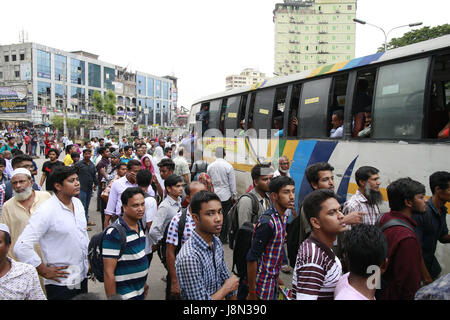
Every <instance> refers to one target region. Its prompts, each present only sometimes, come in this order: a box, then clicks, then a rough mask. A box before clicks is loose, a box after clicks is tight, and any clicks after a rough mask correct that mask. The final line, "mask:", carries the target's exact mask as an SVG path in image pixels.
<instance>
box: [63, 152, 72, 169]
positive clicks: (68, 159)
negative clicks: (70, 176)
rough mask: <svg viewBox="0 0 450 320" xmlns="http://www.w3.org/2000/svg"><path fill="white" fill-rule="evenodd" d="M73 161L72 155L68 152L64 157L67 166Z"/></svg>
mask: <svg viewBox="0 0 450 320" xmlns="http://www.w3.org/2000/svg"><path fill="white" fill-rule="evenodd" d="M72 163H73V160H72V157H71V156H70V154H67V155H66V156H65V157H64V165H65V166H70V165H71V164H72Z"/></svg>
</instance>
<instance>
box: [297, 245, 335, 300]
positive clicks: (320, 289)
mask: <svg viewBox="0 0 450 320" xmlns="http://www.w3.org/2000/svg"><path fill="white" fill-rule="evenodd" d="M341 275H342V265H341V262H340V261H339V259H338V257H337V256H336V255H335V254H334V252H333V251H332V250H331V248H329V247H327V246H326V245H325V244H324V243H322V242H320V241H319V240H317V239H315V238H313V237H312V236H310V237H309V238H308V239H306V240H305V241H303V243H302V244H301V245H300V248H299V250H298V255H297V260H296V263H295V269H294V275H293V277H292V290H291V294H290V295H291V298H292V299H294V300H333V297H334V289H335V288H336V285H337V283H338V281H339V279H340V277H341Z"/></svg>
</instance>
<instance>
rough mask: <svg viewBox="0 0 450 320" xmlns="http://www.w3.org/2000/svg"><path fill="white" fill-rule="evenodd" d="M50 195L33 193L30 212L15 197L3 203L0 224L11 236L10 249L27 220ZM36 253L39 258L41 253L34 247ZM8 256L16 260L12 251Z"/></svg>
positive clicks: (42, 192)
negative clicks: (4, 226)
mask: <svg viewBox="0 0 450 320" xmlns="http://www.w3.org/2000/svg"><path fill="white" fill-rule="evenodd" d="M51 197H52V195H51V194H50V193H48V192H47V191H34V201H33V204H32V205H31V208H30V211H28V209H25V207H24V206H23V205H22V204H21V203H20V202H19V201H17V199H16V198H15V197H12V198H11V199H9V200H8V201H6V202H5V204H4V205H3V209H2V217H1V219H0V221H1V223H4V224H6V225H7V226H8V227H9V231H10V232H9V234H10V236H11V249H12V248H14V246H15V244H16V241H17V239H18V238H19V236H20V235H21V234H22V232H23V230H24V229H25V227H26V226H27V223H28V220H30V217H31V215H33V214H34V213H35V212H36V210H37V208H39V206H40V205H41V204H43V203H44V202H45V201H47V200H48V199H50V198H51ZM36 252H37V253H38V255H39V256H40V257H41V251H40V248H39V246H36ZM8 256H9V257H11V258H13V259H14V260H17V258H16V257H15V256H14V253H13V250H9V252H8Z"/></svg>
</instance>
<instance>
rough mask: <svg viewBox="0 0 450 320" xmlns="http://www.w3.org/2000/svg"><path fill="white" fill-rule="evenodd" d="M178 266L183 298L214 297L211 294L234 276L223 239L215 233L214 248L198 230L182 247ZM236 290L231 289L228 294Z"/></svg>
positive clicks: (176, 266)
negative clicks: (231, 275) (226, 261)
mask: <svg viewBox="0 0 450 320" xmlns="http://www.w3.org/2000/svg"><path fill="white" fill-rule="evenodd" d="M175 269H176V273H177V277H178V282H179V284H180V294H181V299H183V300H212V299H211V296H212V295H213V294H214V293H216V292H217V291H218V290H219V289H220V288H221V287H222V286H223V284H224V283H225V281H226V280H227V279H228V278H230V273H229V271H228V267H227V265H226V263H225V258H224V251H223V247H222V243H221V241H220V240H219V238H217V237H216V236H213V238H212V247H211V246H209V244H208V243H207V242H206V241H205V240H203V238H202V237H200V235H199V234H198V233H197V232H195V231H194V232H193V233H192V236H191V237H190V238H189V239H188V240H187V241H186V243H185V244H184V245H183V246H182V247H181V250H180V252H179V253H178V255H177V257H176V260H175ZM236 293H237V292H230V293H229V294H228V295H227V296H226V297H227V298H230V297H232V296H234V295H236Z"/></svg>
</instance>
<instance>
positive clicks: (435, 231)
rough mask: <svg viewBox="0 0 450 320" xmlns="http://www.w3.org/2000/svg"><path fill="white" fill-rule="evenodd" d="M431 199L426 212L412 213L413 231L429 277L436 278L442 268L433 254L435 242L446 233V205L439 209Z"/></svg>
mask: <svg viewBox="0 0 450 320" xmlns="http://www.w3.org/2000/svg"><path fill="white" fill-rule="evenodd" d="M432 200H433V198H430V199H429V200H428V202H427V207H426V212H425V213H417V214H413V219H414V221H415V222H416V223H417V227H416V228H415V231H416V234H417V237H418V238H419V241H420V244H421V247H422V253H423V260H424V262H425V265H426V266H427V269H428V272H429V273H430V275H431V277H432V278H436V277H438V276H439V274H440V273H441V270H442V269H441V266H440V264H439V262H438V260H437V259H436V257H435V255H434V254H435V252H436V245H437V242H438V241H439V240H440V239H441V238H442V237H443V236H445V235H447V234H448V227H447V220H446V217H447V207H446V206H445V205H444V206H442V208H440V211H439V210H438V208H436V207H435V206H434V204H433V201H432Z"/></svg>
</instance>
